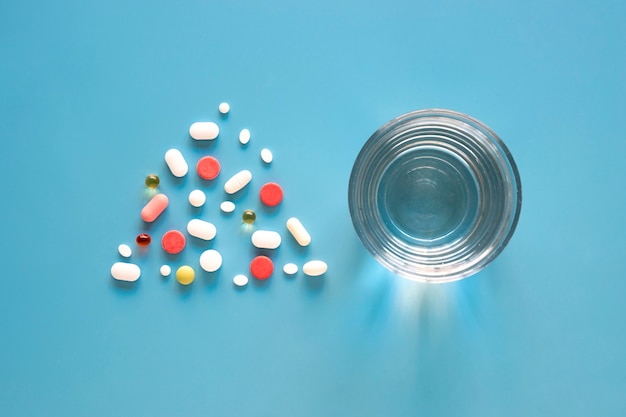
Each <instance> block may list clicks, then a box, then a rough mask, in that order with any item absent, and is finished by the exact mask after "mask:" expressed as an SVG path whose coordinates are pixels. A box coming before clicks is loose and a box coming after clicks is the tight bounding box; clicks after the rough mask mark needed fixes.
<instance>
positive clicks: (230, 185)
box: [224, 169, 252, 194]
mask: <svg viewBox="0 0 626 417" xmlns="http://www.w3.org/2000/svg"><path fill="white" fill-rule="evenodd" d="M251 179H252V172H250V171H248V170H247V169H244V170H243V171H239V172H238V173H236V174H235V175H233V176H232V177H230V179H229V180H228V181H226V184H224V191H226V192H227V193H228V194H235V193H236V192H237V191H239V190H241V189H242V188H243V187H245V186H246V185H248V183H249V182H250V180H251Z"/></svg>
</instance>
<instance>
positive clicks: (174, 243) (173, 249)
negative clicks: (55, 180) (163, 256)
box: [161, 230, 185, 255]
mask: <svg viewBox="0 0 626 417" xmlns="http://www.w3.org/2000/svg"><path fill="white" fill-rule="evenodd" d="M161 246H162V247H163V250H164V251H165V252H167V253H169V254H171V255H175V254H177V253H180V252H182V251H183V249H185V235H183V234H182V233H181V232H179V231H178V230H168V231H167V232H165V234H163V237H162V238H161Z"/></svg>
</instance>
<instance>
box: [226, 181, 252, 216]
mask: <svg viewBox="0 0 626 417" xmlns="http://www.w3.org/2000/svg"><path fill="white" fill-rule="evenodd" d="M250 188H251V187H250V184H248V185H246V186H245V187H243V188H242V189H241V190H239V191H237V192H236V193H233V194H228V193H227V192H226V191H224V193H223V197H222V201H225V200H230V201H232V202H233V203H235V202H237V201H241V200H244V199H245V198H246V197H247V196H248V194H250ZM245 210H248V209H245Z"/></svg>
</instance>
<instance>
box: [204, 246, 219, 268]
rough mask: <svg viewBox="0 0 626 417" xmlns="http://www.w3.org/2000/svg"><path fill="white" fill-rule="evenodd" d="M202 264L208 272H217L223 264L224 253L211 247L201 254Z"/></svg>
mask: <svg viewBox="0 0 626 417" xmlns="http://www.w3.org/2000/svg"><path fill="white" fill-rule="evenodd" d="M200 266H201V267H202V269H204V270H205V271H207V272H215V271H217V270H218V269H220V267H221V266H222V254H220V253H219V252H218V251H216V250H215V249H209V250H205V251H204V252H202V255H200Z"/></svg>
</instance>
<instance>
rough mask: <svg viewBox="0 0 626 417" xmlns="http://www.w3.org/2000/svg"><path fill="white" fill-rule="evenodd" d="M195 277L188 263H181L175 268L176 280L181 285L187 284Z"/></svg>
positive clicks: (194, 272)
mask: <svg viewBox="0 0 626 417" xmlns="http://www.w3.org/2000/svg"><path fill="white" fill-rule="evenodd" d="M195 278H196V271H194V270H193V268H192V267H190V266H189V265H183V266H181V267H180V268H178V269H177V270H176V281H178V282H179V283H181V284H182V285H189V284H191V283H192V282H193V280H194V279H195Z"/></svg>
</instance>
